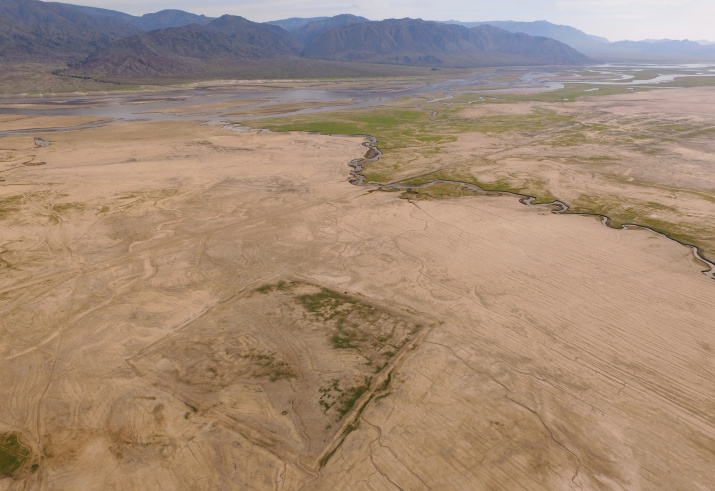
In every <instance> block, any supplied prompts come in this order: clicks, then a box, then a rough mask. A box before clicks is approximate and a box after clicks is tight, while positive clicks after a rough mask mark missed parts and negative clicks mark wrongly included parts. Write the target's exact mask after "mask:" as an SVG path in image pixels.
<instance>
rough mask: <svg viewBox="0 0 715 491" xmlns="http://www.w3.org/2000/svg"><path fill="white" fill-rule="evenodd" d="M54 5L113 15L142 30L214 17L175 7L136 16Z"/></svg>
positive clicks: (151, 29) (96, 15)
mask: <svg viewBox="0 0 715 491" xmlns="http://www.w3.org/2000/svg"><path fill="white" fill-rule="evenodd" d="M55 5H62V6H64V7H67V8H70V9H73V10H77V11H80V12H82V13H85V14H87V15H91V16H93V17H99V18H106V17H113V18H116V19H120V20H123V21H125V22H128V23H129V24H132V25H133V26H136V27H138V28H140V29H142V30H144V31H154V30H156V29H166V28H167V27H182V26H188V25H189V24H199V25H202V26H203V25H206V24H208V23H209V22H211V21H212V20H214V17H206V16H205V15H197V14H192V13H190V12H184V11H183V10H176V9H166V10H160V11H159V12H154V13H150V14H144V15H142V16H139V17H138V16H135V15H130V14H125V13H123V12H118V11H116V10H109V9H103V8H98V7H86V6H84V5H73V4H68V3H57V2H55Z"/></svg>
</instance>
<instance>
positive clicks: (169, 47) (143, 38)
mask: <svg viewBox="0 0 715 491" xmlns="http://www.w3.org/2000/svg"><path fill="white" fill-rule="evenodd" d="M301 47H302V45H301V44H300V43H299V42H298V41H296V40H295V39H294V38H293V37H292V36H291V35H290V33H288V32H286V31H285V30H283V29H281V28H279V27H277V26H269V25H265V24H259V23H256V22H251V21H248V20H246V19H244V18H243V17H235V16H230V15H225V16H223V17H220V18H219V19H216V20H214V21H212V22H211V23H210V24H209V25H207V26H201V25H198V24H190V25H188V26H182V27H171V28H168V29H160V30H156V31H151V32H148V33H145V34H142V35H138V36H132V37H130V38H126V39H120V40H118V41H115V42H113V43H111V44H109V45H107V46H104V47H102V48H100V49H98V50H96V51H95V52H93V53H92V54H91V55H90V56H89V57H88V58H87V59H86V60H85V61H84V62H83V63H82V64H81V65H79V66H75V67H72V68H71V69H70V70H69V71H68V73H69V74H75V75H83V76H86V75H91V76H102V77H105V76H123V77H126V76H131V75H137V76H152V75H159V76H161V75H181V74H186V73H198V72H207V71H215V69H216V68H221V69H224V68H229V67H232V66H234V67H235V66H237V65H240V64H241V63H245V62H263V61H267V62H270V60H272V59H274V58H277V57H290V56H294V55H295V54H296V53H297V52H298V51H299V50H300V48H301Z"/></svg>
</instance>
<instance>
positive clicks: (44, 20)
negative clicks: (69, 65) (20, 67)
mask: <svg viewBox="0 0 715 491" xmlns="http://www.w3.org/2000/svg"><path fill="white" fill-rule="evenodd" d="M140 32H142V31H141V29H139V28H137V27H135V26H133V25H131V24H129V23H127V22H124V21H122V20H121V19H118V18H116V17H113V16H105V17H95V16H91V15H87V14H86V13H84V12H82V11H79V10H76V9H71V8H68V7H65V6H63V5H61V4H51V3H44V2H39V1H37V0H2V1H0V59H2V60H4V61H28V60H52V61H58V60H60V61H66V62H72V61H78V60H80V59H82V58H84V57H85V56H86V55H87V54H88V53H90V52H91V51H92V50H94V49H97V48H99V47H101V46H104V45H106V44H108V43H110V42H112V41H114V40H116V39H121V38H123V37H126V36H131V35H134V34H137V33H140Z"/></svg>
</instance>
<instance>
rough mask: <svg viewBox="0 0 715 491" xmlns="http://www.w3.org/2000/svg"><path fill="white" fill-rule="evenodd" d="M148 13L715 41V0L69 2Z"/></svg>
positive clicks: (130, 0)
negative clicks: (539, 27) (538, 24)
mask: <svg viewBox="0 0 715 491" xmlns="http://www.w3.org/2000/svg"><path fill="white" fill-rule="evenodd" d="M64 3H73V4H76V5H88V6H91V7H102V8H107V9H111V10H118V11H120V12H126V13H128V14H132V15H142V14H145V13H149V12H157V11H159V10H163V9H180V10H185V11H187V12H193V13H196V14H204V15H208V16H210V17H218V16H221V15H223V14H231V15H240V16H242V17H245V18H247V19H249V20H252V21H255V22H266V21H269V20H278V19H286V18H289V17H319V16H332V15H337V14H345V13H347V14H354V15H361V16H363V17H367V18H368V19H370V20H382V19H389V18H402V17H412V18H421V19H424V20H460V21H463V22H473V21H492V20H516V21H535V20H547V21H549V22H553V23H554V24H564V25H569V26H573V27H575V28H577V29H581V30H582V31H584V32H586V33H588V34H594V35H597V36H602V37H605V38H608V39H609V40H611V41H620V40H624V39H629V40H642V39H663V38H669V39H690V40H691V41H697V40H703V39H709V40H711V41H715V22H713V21H715V0H360V1H359V2H355V3H351V0H348V2H346V3H344V4H343V3H339V2H336V1H335V0H309V1H306V0H64Z"/></svg>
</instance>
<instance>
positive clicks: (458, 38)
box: [0, 0, 715, 77]
mask: <svg viewBox="0 0 715 491" xmlns="http://www.w3.org/2000/svg"><path fill="white" fill-rule="evenodd" d="M704 59H715V45H712V44H708V43H707V42H703V41H700V42H690V41H671V40H648V41H639V42H631V41H622V42H617V43H611V42H609V41H608V40H607V39H605V38H601V37H598V36H592V35H589V34H586V33H584V32H582V31H579V30H578V29H575V28H573V27H569V26H559V25H556V24H551V23H549V22H546V21H539V22H511V21H495V22H457V21H450V22H432V21H424V20H421V19H389V20H384V21H370V20H368V19H366V18H364V17H358V16H354V15H350V14H343V15H338V16H334V17H315V18H308V19H302V18H291V19H284V20H277V21H272V22H268V23H257V22H252V21H249V20H247V19H244V18H242V17H238V16H231V15H224V16H222V17H219V18H211V17H206V16H203V15H197V14H192V13H189V12H184V11H181V10H163V11H160V12H156V13H151V14H145V15H143V16H132V15H129V14H125V13H122V12H117V11H113V10H108V9H101V8H95V7H85V6H78V5H71V4H62V3H56V2H41V1H39V0H0V61H28V60H29V61H45V62H47V61H52V62H55V63H67V64H68V65H70V68H69V69H68V70H67V72H66V74H70V75H74V76H82V77H84V76H90V77H96V76H102V77H106V76H110V77H133V76H134V77H136V76H145V77H152V76H188V77H190V76H193V75H200V76H204V75H206V76H209V75H211V74H212V73H217V72H218V71H220V72H221V73H225V74H227V75H229V76H230V75H231V74H234V75H236V76H240V74H241V73H243V72H244V71H245V70H244V69H245V67H247V66H249V65H250V66H251V67H253V68H252V70H253V71H252V72H251V73H253V74H254V75H255V74H256V73H258V74H260V73H262V70H263V71H264V72H267V71H272V72H275V67H276V66H281V67H293V69H287V70H284V71H283V72H281V73H282V74H283V75H284V76H291V73H292V72H291V70H293V71H295V70H294V68H295V67H302V69H303V70H305V69H307V68H309V67H318V66H322V67H326V66H328V64H330V63H342V64H354V63H363V64H365V63H367V64H389V65H403V66H426V67H445V68H447V67H458V68H469V67H480V66H507V65H574V64H576V65H577V64H586V63H591V62H593V61H594V60H596V61H678V60H681V61H702V60H704ZM308 60H313V61H310V62H309V61H308ZM341 66H347V65H341Z"/></svg>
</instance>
